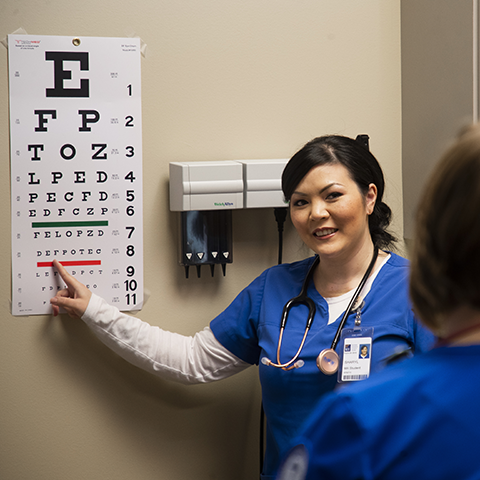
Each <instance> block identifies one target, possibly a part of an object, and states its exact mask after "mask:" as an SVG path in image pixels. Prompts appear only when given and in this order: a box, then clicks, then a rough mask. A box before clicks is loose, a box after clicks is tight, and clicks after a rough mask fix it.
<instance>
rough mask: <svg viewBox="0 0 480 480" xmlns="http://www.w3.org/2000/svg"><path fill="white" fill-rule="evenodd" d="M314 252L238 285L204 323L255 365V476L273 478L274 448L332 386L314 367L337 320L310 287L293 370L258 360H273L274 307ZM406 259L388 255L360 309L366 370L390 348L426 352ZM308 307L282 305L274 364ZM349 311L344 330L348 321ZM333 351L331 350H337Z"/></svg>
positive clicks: (290, 349) (291, 349) (291, 343)
mask: <svg viewBox="0 0 480 480" xmlns="http://www.w3.org/2000/svg"><path fill="white" fill-rule="evenodd" d="M313 260H314V257H311V258H308V259H306V260H303V261H300V262H295V263H292V264H282V265H277V266H275V267H272V268H270V269H268V270H266V271H265V272H263V273H262V274H261V275H260V276H259V277H258V278H257V279H255V280H254V281H253V282H252V283H251V284H250V285H249V286H248V287H247V288H245V289H244V290H243V291H242V292H241V293H240V294H239V295H238V296H237V298H236V299H235V300H234V301H233V302H232V303H231V304H230V306H229V307H227V309H226V310H225V311H224V312H222V313H221V314H220V315H219V316H218V317H217V318H215V319H214V320H213V321H212V322H211V324H210V326H211V329H212V331H213V333H214V335H215V337H216V338H217V340H218V341H219V342H220V343H221V344H222V345H223V346H224V347H226V348H227V349H228V350H229V351H230V352H232V353H233V354H235V355H236V356H238V357H239V358H241V359H242V360H244V361H246V362H248V363H251V364H257V365H259V375H260V381H261V384H262V395H263V406H264V410H265V415H266V419H267V446H266V453H265V461H264V472H263V476H262V478H263V479H268V478H273V477H274V475H275V473H276V471H277V469H278V465H279V461H280V454H281V453H282V452H283V451H284V450H285V448H286V446H287V445H289V444H290V442H291V440H292V439H293V438H294V437H295V436H296V435H297V434H298V431H299V428H300V426H301V425H302V424H303V422H304V421H305V420H306V418H307V417H308V416H309V414H310V413H311V412H312V411H313V408H314V406H315V405H316V403H317V402H318V400H319V399H320V398H321V397H322V396H323V395H325V394H326V393H327V392H331V391H332V390H333V389H334V388H335V386H336V385H337V376H336V375H333V376H327V375H325V374H323V373H322V372H320V371H319V370H318V368H317V366H316V358H317V356H318V354H319V353H320V351H321V350H322V349H324V348H329V347H330V346H331V343H332V340H333V338H334V336H335V333H336V331H337V327H338V323H339V321H340V319H337V320H336V321H335V322H334V323H332V324H330V325H328V305H327V302H326V301H325V299H324V298H323V297H322V296H321V295H320V294H319V293H318V291H317V290H316V289H315V286H314V284H313V282H310V284H309V286H308V295H309V297H310V298H311V299H312V300H313V301H314V303H315V305H316V313H315V317H314V321H313V324H312V327H311V329H310V331H309V333H308V337H307V340H306V342H305V346H304V348H303V351H302V353H301V355H300V358H301V359H302V360H303V361H304V362H305V364H304V366H303V367H301V368H299V369H294V370H290V371H284V370H282V369H279V368H275V367H272V366H266V365H263V364H262V363H261V359H262V358H263V357H264V356H265V357H267V358H269V359H271V360H272V361H274V362H276V358H277V353H276V352H277V345H278V337H279V333H280V320H281V317H282V310H283V307H284V305H285V303H287V301H288V300H290V299H291V298H292V297H295V296H296V295H298V294H299V293H300V290H301V288H302V284H303V281H304V279H305V277H306V275H307V272H308V269H309V267H310V265H311V264H312V262H313ZM408 273H409V264H408V261H407V260H405V259H404V258H402V257H399V256H398V255H395V254H393V253H392V254H391V257H390V259H389V260H388V261H387V263H386V264H385V265H384V266H383V268H382V269H381V270H380V272H379V274H378V275H377V277H376V279H375V281H374V282H373V285H372V287H371V290H370V292H369V293H368V295H367V296H366V297H365V299H364V301H365V305H364V307H363V309H362V326H363V327H371V326H373V327H374V335H373V345H372V351H371V362H372V363H371V372H374V371H377V370H381V369H382V368H383V367H384V365H385V360H386V359H387V358H388V357H389V356H390V355H391V354H392V353H394V351H395V349H396V348H408V347H413V349H414V350H415V351H416V352H419V351H425V350H428V349H429V348H430V347H431V346H432V344H433V336H432V334H431V333H430V332H428V331H427V330H426V329H424V328H423V327H421V326H420V325H419V324H418V323H417V321H416V319H415V318H414V316H413V312H412V309H411V305H410V302H409V299H408ZM307 317H308V308H307V307H306V306H304V305H299V306H296V307H294V308H292V310H291V311H290V315H289V317H288V321H287V325H286V328H285V333H284V337H283V342H282V349H281V358H280V360H281V362H286V361H288V360H290V359H291V358H292V357H293V356H294V355H295V353H296V352H297V350H298V348H299V346H300V344H301V341H302V338H303V335H304V331H305V325H306V320H307ZM354 320H355V315H354V314H351V315H349V318H348V320H347V323H346V325H345V328H349V327H353V325H354ZM337 351H338V348H337Z"/></svg>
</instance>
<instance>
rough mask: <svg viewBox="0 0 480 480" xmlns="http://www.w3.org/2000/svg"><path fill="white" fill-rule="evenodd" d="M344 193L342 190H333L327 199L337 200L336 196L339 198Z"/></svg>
mask: <svg viewBox="0 0 480 480" xmlns="http://www.w3.org/2000/svg"><path fill="white" fill-rule="evenodd" d="M342 195H343V193H340V192H332V193H329V194H328V195H327V199H329V200H335V199H336V198H339V197H341V196H342Z"/></svg>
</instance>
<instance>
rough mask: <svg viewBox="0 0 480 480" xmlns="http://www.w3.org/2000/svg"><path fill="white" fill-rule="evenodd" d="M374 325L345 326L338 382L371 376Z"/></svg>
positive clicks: (342, 336) (341, 341)
mask: <svg viewBox="0 0 480 480" xmlns="http://www.w3.org/2000/svg"><path fill="white" fill-rule="evenodd" d="M372 338H373V327H358V328H344V329H343V330H342V335H341V337H340V345H341V346H342V358H341V362H340V368H339V370H338V382H340V383H343V382H355V381H358V380H365V379H366V378H368V377H369V376H370V364H371V359H372Z"/></svg>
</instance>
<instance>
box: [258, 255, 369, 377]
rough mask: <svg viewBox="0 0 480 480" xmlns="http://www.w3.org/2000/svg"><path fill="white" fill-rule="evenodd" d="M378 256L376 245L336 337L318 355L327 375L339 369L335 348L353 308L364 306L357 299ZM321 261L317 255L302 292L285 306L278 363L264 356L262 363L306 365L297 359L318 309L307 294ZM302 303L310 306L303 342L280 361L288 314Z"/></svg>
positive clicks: (279, 366) (290, 365) (279, 339)
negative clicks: (293, 352) (285, 359)
mask: <svg viewBox="0 0 480 480" xmlns="http://www.w3.org/2000/svg"><path fill="white" fill-rule="evenodd" d="M377 256H378V247H375V248H374V250H373V257H372V260H371V261H370V265H369V266H368V268H367V271H366V272H365V275H364V276H363V278H362V280H361V281H360V283H359V284H358V287H357V289H356V290H355V293H354V294H353V297H352V298H351V300H350V302H349V304H348V306H347V309H346V310H345V313H344V314H343V317H342V319H341V320H340V323H339V325H338V328H337V332H336V333H335V337H334V338H333V341H332V345H331V347H330V348H325V349H323V350H322V351H321V352H320V354H319V355H318V357H317V367H318V368H319V369H320V370H321V371H322V372H323V373H325V374H326V375H333V374H334V373H335V372H336V371H337V370H338V366H339V363H340V359H339V356H338V354H337V352H336V351H335V348H336V347H337V344H338V341H339V340H340V335H341V333H342V330H343V327H344V326H345V323H346V321H347V318H348V315H350V313H351V312H352V311H353V310H358V309H360V308H362V306H363V302H362V303H361V305H359V306H357V305H356V303H357V299H358V296H359V294H360V292H361V291H362V288H363V287H364V285H365V283H366V281H367V279H368V277H369V276H370V273H371V272H372V269H373V266H374V265H375V261H376V260H377ZM319 262H320V257H319V256H318V255H317V256H316V257H315V260H314V261H313V263H312V265H311V266H310V268H309V270H308V273H307V276H306V277H305V280H304V281H303V285H302V290H301V291H300V294H299V295H297V296H296V297H294V298H292V299H291V300H289V301H288V302H287V303H286V304H285V306H284V307H283V312H282V321H281V322H280V335H279V337H278V347H277V363H274V362H272V361H271V360H270V359H269V358H267V357H263V358H262V363H263V364H264V365H267V366H268V365H270V366H272V367H277V368H282V369H283V370H292V369H293V368H300V367H303V365H304V362H303V360H297V359H298V357H299V356H300V353H301V352H302V349H303V346H304V344H305V340H306V339H307V335H308V331H309V330H310V327H311V326H312V323H313V317H314V316H315V311H316V309H315V303H314V302H313V300H312V299H311V298H310V297H308V295H307V289H308V284H309V283H310V280H311V278H312V276H313V272H314V270H315V268H316V267H317V265H318V264H319ZM300 304H303V305H306V306H307V307H308V318H307V324H306V327H305V333H304V334H303V338H302V342H301V343H300V347H299V349H298V351H297V353H296V354H295V355H294V357H293V358H292V359H291V360H290V361H289V362H286V363H280V349H281V347H282V339H283V332H284V330H285V326H286V324H287V318H288V314H289V312H290V310H291V308H292V307H294V306H295V305H300ZM354 305H355V309H354V308H353V307H354Z"/></svg>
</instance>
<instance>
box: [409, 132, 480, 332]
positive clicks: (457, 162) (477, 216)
mask: <svg viewBox="0 0 480 480" xmlns="http://www.w3.org/2000/svg"><path fill="white" fill-rule="evenodd" d="M479 248H480V127H479V126H478V125H476V126H471V127H469V128H468V129H464V131H463V132H462V133H461V135H460V136H459V137H458V139H457V140H456V141H455V143H454V144H453V145H452V146H451V147H450V148H449V149H448V150H447V151H446V152H445V153H444V155H443V156H442V158H441V160H440V163H439V165H438V166H437V168H436V170H435V171H434V173H433V175H432V176H431V178H430V181H429V183H428V184H427V187H426V189H425V190H424V192H423V195H422V197H421V201H420V203H419V208H418V210H417V218H416V236H415V241H414V247H413V252H412V271H411V282H410V295H411V298H412V302H413V305H414V309H415V311H416V313H417V314H418V315H419V316H420V318H421V320H422V321H423V322H424V323H425V324H426V325H427V326H428V327H429V328H431V329H432V330H433V331H434V332H436V333H439V332H440V331H441V329H442V319H443V318H444V317H445V315H447V314H449V313H451V312H453V311H454V310H455V309H457V308H458V307H460V306H468V307H471V308H474V309H476V310H480V250H479Z"/></svg>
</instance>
